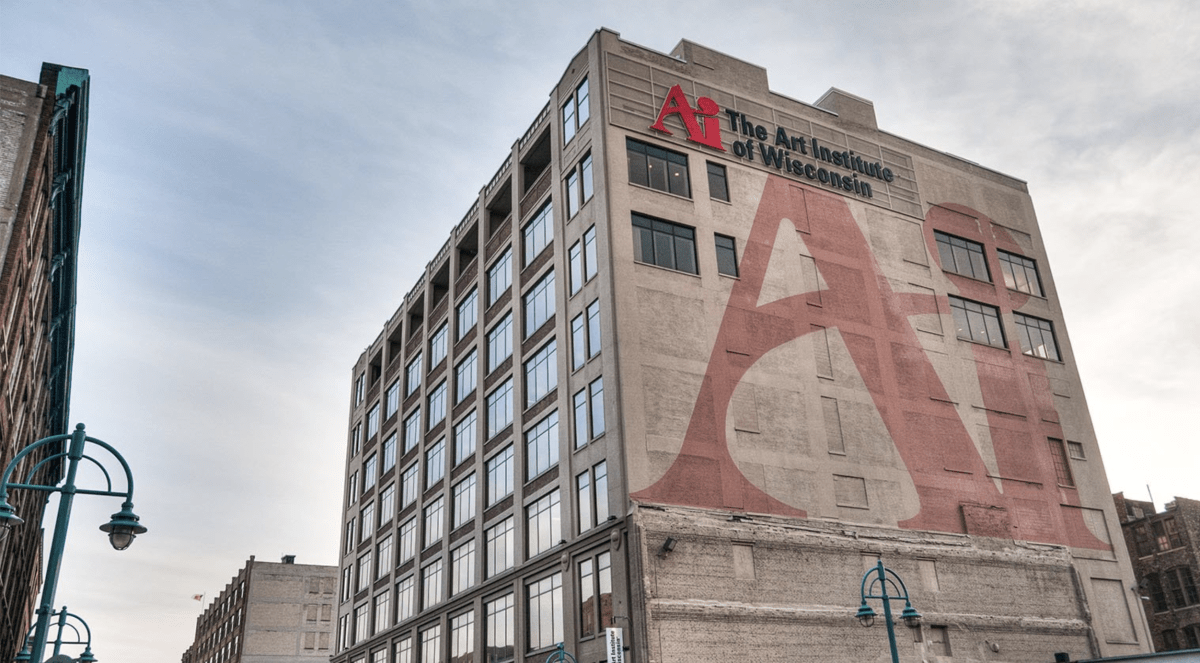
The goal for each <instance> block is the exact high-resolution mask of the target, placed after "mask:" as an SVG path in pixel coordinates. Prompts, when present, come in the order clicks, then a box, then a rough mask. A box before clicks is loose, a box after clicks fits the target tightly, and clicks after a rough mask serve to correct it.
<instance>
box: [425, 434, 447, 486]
mask: <svg viewBox="0 0 1200 663" xmlns="http://www.w3.org/2000/svg"><path fill="white" fill-rule="evenodd" d="M444 476H446V438H444V437H443V438H441V439H440V440H438V441H437V442H434V443H433V445H432V446H430V447H429V449H428V450H426V451H425V490H429V489H430V488H432V487H433V484H435V483H437V482H439V481H441V480H442V477H444Z"/></svg>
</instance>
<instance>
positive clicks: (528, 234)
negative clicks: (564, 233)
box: [521, 201, 554, 265]
mask: <svg viewBox="0 0 1200 663" xmlns="http://www.w3.org/2000/svg"><path fill="white" fill-rule="evenodd" d="M521 237H522V239H523V242H524V247H525V262H523V263H521V264H522V265H528V264H529V263H531V262H533V259H534V258H536V257H538V255H539V254H540V253H541V252H542V251H543V250H544V249H545V248H546V247H547V246H550V243H551V242H553V241H554V206H553V205H551V204H550V201H546V204H545V205H542V208H541V209H540V210H538V211H537V214H534V215H533V218H532V219H530V221H529V223H527V224H525V228H524V229H522V230H521Z"/></svg>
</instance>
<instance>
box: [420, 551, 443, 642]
mask: <svg viewBox="0 0 1200 663" xmlns="http://www.w3.org/2000/svg"><path fill="white" fill-rule="evenodd" d="M443 598H444V597H443V596H442V560H441V559H437V560H435V561H434V562H432V563H430V564H426V565H425V566H424V567H422V568H421V609H422V610H425V609H428V608H429V606H432V605H437V604H438V603H441V602H442V599H443ZM422 660H424V659H422Z"/></svg>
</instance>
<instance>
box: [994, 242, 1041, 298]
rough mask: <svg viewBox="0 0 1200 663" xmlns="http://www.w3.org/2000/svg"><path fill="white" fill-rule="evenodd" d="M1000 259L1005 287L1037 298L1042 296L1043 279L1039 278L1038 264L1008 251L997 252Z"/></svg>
mask: <svg viewBox="0 0 1200 663" xmlns="http://www.w3.org/2000/svg"><path fill="white" fill-rule="evenodd" d="M996 255H997V256H998V257H999V258H1000V271H1001V272H1002V273H1003V274H1004V286H1005V287H1006V288H1008V289H1009V290H1017V291H1019V292H1024V293H1026V294H1030V295H1033V296H1035V297H1041V296H1042V279H1041V278H1040V277H1039V276H1038V269H1037V263H1036V262H1034V261H1032V260H1030V259H1029V258H1026V257H1025V256H1019V255H1017V254H1015V253H1009V252H1007V251H996Z"/></svg>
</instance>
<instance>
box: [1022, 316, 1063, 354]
mask: <svg viewBox="0 0 1200 663" xmlns="http://www.w3.org/2000/svg"><path fill="white" fill-rule="evenodd" d="M1013 322H1014V323H1016V325H1017V340H1019V341H1020V342H1021V352H1023V353H1025V354H1027V355H1031V356H1033V357H1041V358H1042V359H1052V360H1054V361H1059V359H1060V357H1059V355H1058V343H1056V342H1055V340H1054V326H1053V325H1052V324H1050V321H1049V320H1043V319H1041V318H1035V317H1033V316H1031V315H1024V314H1021V313H1013Z"/></svg>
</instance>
